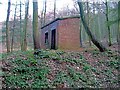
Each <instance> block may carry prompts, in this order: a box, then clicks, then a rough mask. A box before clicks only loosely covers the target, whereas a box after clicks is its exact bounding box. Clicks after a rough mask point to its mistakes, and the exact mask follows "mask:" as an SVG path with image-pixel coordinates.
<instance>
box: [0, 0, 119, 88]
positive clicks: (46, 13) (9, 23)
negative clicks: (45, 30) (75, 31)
mask: <svg viewBox="0 0 120 90" xmlns="http://www.w3.org/2000/svg"><path fill="white" fill-rule="evenodd" d="M41 1H42V3H41V5H42V6H43V8H42V9H41V11H40V9H39V5H40V4H39V3H40V2H39V0H32V1H31V0H24V1H22V0H16V3H13V2H12V0H8V2H7V10H6V12H7V15H6V20H5V21H2V22H0V67H1V68H0V88H58V89H59V88H76V89H77V88H115V89H119V79H120V78H119V65H120V62H119V60H120V1H117V0H116V1H114V0H100V1H99V0H98V1H96V0H71V1H72V2H73V4H71V5H72V8H70V5H66V6H63V7H62V8H61V9H58V4H60V3H58V1H59V0H41ZM51 2H52V3H51ZM3 3H4V2H2V1H0V6H1V5H3ZM31 5H32V15H31V14H30V11H31V10H30V8H31ZM49 5H51V6H52V10H49V8H48V6H49ZM12 13H13V15H11V14H12ZM70 16H79V17H80V18H79V19H80V49H79V50H62V49H57V50H53V49H42V48H41V42H40V35H41V27H43V26H44V25H46V24H48V23H50V22H51V21H53V20H55V19H56V18H64V17H70ZM1 18H2V17H1ZM71 35H72V34H71ZM74 37H75V36H74Z"/></svg>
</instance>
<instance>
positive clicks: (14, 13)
mask: <svg viewBox="0 0 120 90" xmlns="http://www.w3.org/2000/svg"><path fill="white" fill-rule="evenodd" d="M16 9H17V2H16V5H15V13H14V21H13V29H12V42H11V52H12V51H13V44H14V30H15V21H16Z"/></svg>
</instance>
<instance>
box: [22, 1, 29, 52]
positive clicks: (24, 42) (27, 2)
mask: <svg viewBox="0 0 120 90" xmlns="http://www.w3.org/2000/svg"><path fill="white" fill-rule="evenodd" d="M28 11H29V0H27V1H26V5H25V21H24V27H23V41H22V46H23V47H22V51H26V50H27V38H26V35H27V23H28Z"/></svg>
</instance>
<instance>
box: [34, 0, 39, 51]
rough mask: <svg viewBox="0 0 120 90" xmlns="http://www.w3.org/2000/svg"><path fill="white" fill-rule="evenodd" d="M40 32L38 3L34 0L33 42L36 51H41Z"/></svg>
mask: <svg viewBox="0 0 120 90" xmlns="http://www.w3.org/2000/svg"><path fill="white" fill-rule="evenodd" d="M39 37H40V36H39V30H38V1H37V0H35V1H34V0H33V42H34V49H35V50H36V49H40V40H39V39H40V38H39Z"/></svg>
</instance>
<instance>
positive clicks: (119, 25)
mask: <svg viewBox="0 0 120 90" xmlns="http://www.w3.org/2000/svg"><path fill="white" fill-rule="evenodd" d="M118 52H119V53H120V1H119V2H118Z"/></svg>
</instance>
